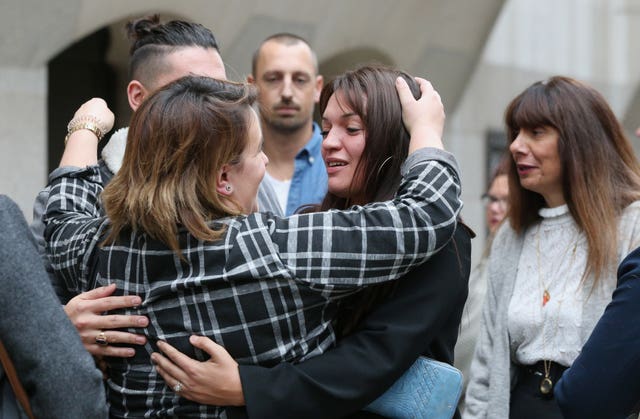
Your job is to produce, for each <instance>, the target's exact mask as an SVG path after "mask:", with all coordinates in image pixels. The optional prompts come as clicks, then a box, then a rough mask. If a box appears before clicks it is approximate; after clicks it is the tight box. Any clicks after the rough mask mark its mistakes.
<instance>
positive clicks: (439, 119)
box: [396, 77, 445, 154]
mask: <svg viewBox="0 0 640 419" xmlns="http://www.w3.org/2000/svg"><path fill="white" fill-rule="evenodd" d="M416 81H417V82H418V85H420V92H421V93H422V95H421V96H420V99H417V100H416V99H415V98H414V97H413V94H412V93H411V90H410V89H409V86H408V85H407V82H406V81H405V80H404V79H403V78H402V77H398V78H397V80H396V89H397V90H398V95H399V97H400V103H401V104H402V120H403V122H404V125H405V126H406V127H407V131H409V134H410V135H411V143H410V144H409V154H411V153H412V152H413V151H415V150H417V149H419V148H423V147H436V148H440V149H444V146H443V145H442V132H443V130H444V120H445V114H444V106H443V105H442V100H441V99H440V95H439V94H438V92H437V91H436V90H435V89H434V88H433V86H432V85H431V83H429V82H428V81H427V80H425V79H423V78H420V77H416Z"/></svg>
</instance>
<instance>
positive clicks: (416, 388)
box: [364, 356, 462, 419]
mask: <svg viewBox="0 0 640 419" xmlns="http://www.w3.org/2000/svg"><path fill="white" fill-rule="evenodd" d="M461 392H462V373H461V372H460V371H459V370H458V369H456V368H454V367H452V366H451V365H449V364H446V363H444V362H440V361H435V360H433V359H431V358H427V357H424V356H421V357H420V358H418V359H417V360H416V362H414V363H413V365H411V367H410V368H409V369H408V370H407V371H405V373H404V374H403V375H402V377H400V378H399V379H398V380H397V381H396V382H395V383H393V385H392V386H391V387H389V389H388V390H387V391H386V392H385V393H384V394H383V395H382V396H380V397H378V398H377V399H376V400H374V401H373V402H372V403H371V404H370V405H369V406H367V407H366V408H365V409H364V410H366V411H369V412H372V413H375V414H378V415H381V416H385V417H388V418H397V419H409V418H429V419H450V418H452V417H453V415H454V414H455V411H456V407H457V405H458V400H459V399H460V394H461Z"/></svg>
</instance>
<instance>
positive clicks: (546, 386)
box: [536, 223, 578, 396]
mask: <svg viewBox="0 0 640 419" xmlns="http://www.w3.org/2000/svg"><path fill="white" fill-rule="evenodd" d="M541 226H542V223H540V224H538V231H537V232H536V258H537V262H538V282H539V283H540V288H541V289H542V304H541V305H540V319H541V321H542V351H543V352H544V354H545V358H546V354H547V345H546V341H547V336H546V334H545V329H546V325H547V323H546V321H545V320H544V318H545V315H544V314H545V313H544V311H543V310H544V308H545V306H546V305H547V303H548V302H549V301H550V300H551V293H550V292H549V286H550V285H551V279H550V278H547V284H545V283H544V281H543V280H542V272H541V271H542V265H541V263H540V229H541ZM576 236H577V233H576V234H574V236H573V237H572V238H571V241H570V242H569V245H568V246H567V247H566V248H565V250H564V252H562V256H561V257H560V258H559V259H558V260H559V261H560V263H559V264H558V266H557V268H560V266H561V265H562V261H563V260H564V258H565V256H566V255H567V253H568V251H569V249H570V248H571V247H573V251H572V252H571V253H572V254H571V262H570V264H569V267H568V272H571V268H572V267H573V262H574V261H575V258H576V250H577V247H578V240H577V237H576ZM557 271H558V269H556V273H557ZM551 272H553V270H552V271H551ZM566 286H567V281H566V280H565V282H564V287H563V289H562V293H560V294H561V296H562V298H561V299H560V300H558V314H559V312H560V306H561V305H562V302H563V301H564V297H565V296H564V294H565V290H566ZM559 323H560V319H559V317H558V319H557V320H556V324H555V326H556V327H555V330H554V333H553V336H552V338H555V336H556V335H557V334H558V327H559ZM551 362H552V361H550V360H547V359H543V360H542V365H543V366H544V377H543V378H542V380H541V381H540V393H542V394H543V395H545V396H546V395H549V394H550V393H551V392H552V391H553V380H551Z"/></svg>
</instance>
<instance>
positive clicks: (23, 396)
mask: <svg viewBox="0 0 640 419" xmlns="http://www.w3.org/2000/svg"><path fill="white" fill-rule="evenodd" d="M0 361H1V362H2V367H3V368H4V372H5V374H6V375H7V378H8V379H9V384H11V388H12V389H13V394H15V396H16V399H17V400H18V403H20V406H22V409H24V412H25V413H26V414H27V416H28V417H29V418H30V419H34V416H33V413H32V412H31V405H30V404H29V398H28V397H27V392H26V391H24V388H23V387H22V383H21V382H20V378H18V373H17V372H16V368H15V367H14V366H13V362H12V361H11V358H10V357H9V353H8V352H7V350H6V349H5V347H4V345H3V344H2V342H0Z"/></svg>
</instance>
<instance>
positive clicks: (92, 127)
mask: <svg viewBox="0 0 640 419" xmlns="http://www.w3.org/2000/svg"><path fill="white" fill-rule="evenodd" d="M81 129H86V130H89V131H91V132H93V133H94V134H95V136H96V137H98V141H100V140H101V139H102V136H103V133H102V130H101V129H100V127H99V126H98V124H96V123H95V122H92V121H81V122H78V123H75V124H73V125H71V123H69V127H68V128H67V131H68V132H67V135H66V136H65V137H64V145H65V146H66V145H67V141H69V137H70V136H71V134H73V133H74V132H76V131H79V130H81Z"/></svg>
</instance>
